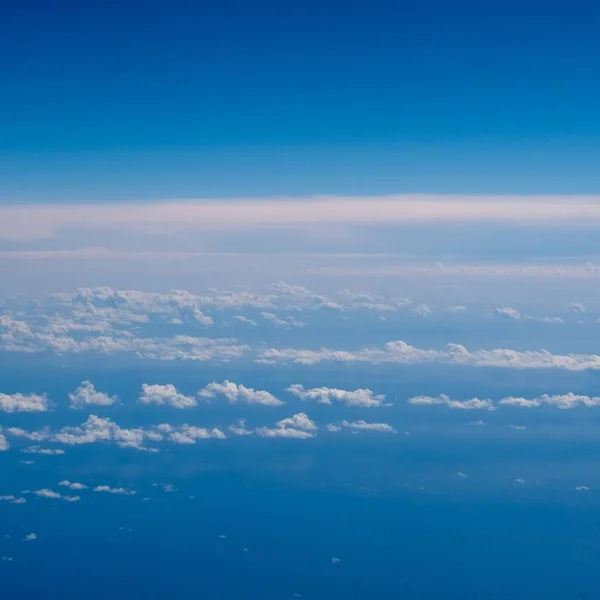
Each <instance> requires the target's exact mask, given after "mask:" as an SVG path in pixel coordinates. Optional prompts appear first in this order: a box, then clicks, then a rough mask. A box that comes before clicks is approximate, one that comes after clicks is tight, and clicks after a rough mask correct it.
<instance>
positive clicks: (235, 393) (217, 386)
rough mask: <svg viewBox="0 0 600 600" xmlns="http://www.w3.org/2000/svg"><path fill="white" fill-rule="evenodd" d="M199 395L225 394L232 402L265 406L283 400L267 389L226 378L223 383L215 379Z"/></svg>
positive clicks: (277, 403) (279, 404)
mask: <svg viewBox="0 0 600 600" xmlns="http://www.w3.org/2000/svg"><path fill="white" fill-rule="evenodd" d="M198 395H199V396H201V397H202V398H217V397H219V396H223V397H224V398H227V400H228V401H229V403H230V404H235V403H238V402H239V403H243V404H262V405H263V406H281V405H282V404H283V402H282V401H281V400H279V399H278V398H276V397H275V396H273V395H272V394H270V393H269V392H267V391H265V390H254V389H252V388H247V387H246V386H244V385H241V384H240V385H238V384H236V383H234V382H232V381H227V380H225V381H224V382H223V383H217V382H216V381H213V382H212V383H209V384H208V385H207V386H205V387H204V388H202V389H201V390H200V391H199V392H198Z"/></svg>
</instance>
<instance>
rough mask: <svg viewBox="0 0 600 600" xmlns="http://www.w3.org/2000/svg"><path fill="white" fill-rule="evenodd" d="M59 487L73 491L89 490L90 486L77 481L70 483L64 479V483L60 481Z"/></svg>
mask: <svg viewBox="0 0 600 600" xmlns="http://www.w3.org/2000/svg"><path fill="white" fill-rule="evenodd" d="M58 485H62V486H63V487H68V488H69V489H71V490H87V489H88V486H87V485H84V484H83V483H78V482H77V481H69V480H68V479H64V480H63V481H59V482H58Z"/></svg>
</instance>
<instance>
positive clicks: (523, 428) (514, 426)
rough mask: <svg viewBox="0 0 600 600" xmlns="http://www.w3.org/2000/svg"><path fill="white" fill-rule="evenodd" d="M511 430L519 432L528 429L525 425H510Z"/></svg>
mask: <svg viewBox="0 0 600 600" xmlns="http://www.w3.org/2000/svg"><path fill="white" fill-rule="evenodd" d="M508 427H509V429H516V430H517V431H525V429H527V427H525V425H509V426H508Z"/></svg>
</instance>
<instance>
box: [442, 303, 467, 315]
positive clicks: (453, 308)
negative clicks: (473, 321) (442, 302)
mask: <svg viewBox="0 0 600 600" xmlns="http://www.w3.org/2000/svg"><path fill="white" fill-rule="evenodd" d="M466 310H467V307H466V306H463V305H462V304H459V305H457V306H448V307H447V308H446V311H447V312H450V313H462V312H465V311H466Z"/></svg>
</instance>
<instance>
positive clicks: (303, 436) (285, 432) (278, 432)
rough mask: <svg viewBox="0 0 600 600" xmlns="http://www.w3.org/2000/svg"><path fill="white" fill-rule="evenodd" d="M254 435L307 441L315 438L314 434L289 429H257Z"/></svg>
mask: <svg viewBox="0 0 600 600" xmlns="http://www.w3.org/2000/svg"><path fill="white" fill-rule="evenodd" d="M256 434H257V435H259V436H260V437H264V438H290V439H295V440H307V439H309V438H313V437H315V434H314V433H310V432H309V431H304V430H302V429H291V428H288V427H275V428H269V427H259V428H258V429H257V430H256Z"/></svg>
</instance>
